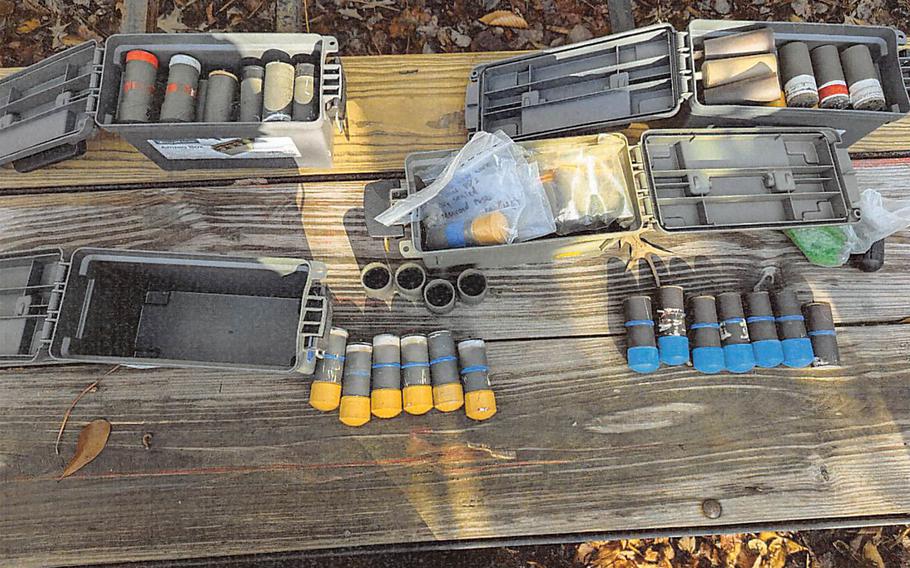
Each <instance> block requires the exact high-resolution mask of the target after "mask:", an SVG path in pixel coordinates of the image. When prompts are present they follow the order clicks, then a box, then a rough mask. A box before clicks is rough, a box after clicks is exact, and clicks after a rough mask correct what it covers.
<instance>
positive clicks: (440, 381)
mask: <svg viewBox="0 0 910 568" xmlns="http://www.w3.org/2000/svg"><path fill="white" fill-rule="evenodd" d="M427 347H428V349H429V352H430V378H431V379H432V381H433V406H435V407H436V410H439V411H440V412H452V411H453V410H458V409H459V408H461V407H462V406H463V405H464V388H463V387H462V386H461V380H460V379H459V376H458V356H457V355H456V353H457V352H456V349H455V339H454V338H453V337H452V332H451V331H448V330H444V329H443V330H439V331H434V332H433V333H431V334H429V335H428V336H427Z"/></svg>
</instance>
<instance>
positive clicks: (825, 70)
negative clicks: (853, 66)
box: [809, 45, 850, 109]
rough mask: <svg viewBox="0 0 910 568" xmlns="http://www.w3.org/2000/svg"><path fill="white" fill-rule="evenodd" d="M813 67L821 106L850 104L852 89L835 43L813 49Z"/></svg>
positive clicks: (836, 107) (846, 105)
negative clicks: (848, 85) (845, 75)
mask: <svg viewBox="0 0 910 568" xmlns="http://www.w3.org/2000/svg"><path fill="white" fill-rule="evenodd" d="M809 55H810V56H811V57H812V69H813V70H814V71H815V80H816V82H817V83H818V98H819V101H818V106H819V108H831V109H844V108H847V107H848V106H850V90H849V89H848V88H847V79H846V78H845V77H844V69H843V67H841V63H840V53H838V51H837V48H836V47H834V46H833V45H820V46H818V47H816V48H815V49H813V50H812V51H811V52H810V53H809Z"/></svg>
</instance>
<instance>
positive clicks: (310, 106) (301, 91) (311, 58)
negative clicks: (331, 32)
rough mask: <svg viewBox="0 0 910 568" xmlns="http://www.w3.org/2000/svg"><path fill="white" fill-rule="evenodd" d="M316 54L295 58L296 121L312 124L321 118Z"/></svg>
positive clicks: (306, 54) (294, 115)
mask: <svg viewBox="0 0 910 568" xmlns="http://www.w3.org/2000/svg"><path fill="white" fill-rule="evenodd" d="M318 63H319V59H318V55H317V54H316V53H305V54H300V55H297V56H295V57H294V111H293V117H294V120H296V121H300V122H312V121H314V120H316V119H317V118H319V79H318V77H316V65H317V64H318Z"/></svg>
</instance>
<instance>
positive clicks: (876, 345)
mask: <svg viewBox="0 0 910 568" xmlns="http://www.w3.org/2000/svg"><path fill="white" fill-rule="evenodd" d="M840 343H841V347H842V351H843V355H844V361H845V363H846V366H845V367H844V368H842V369H828V370H811V371H809V370H786V369H776V370H770V371H762V372H760V373H753V374H749V375H744V376H733V375H720V376H706V375H699V374H695V373H693V372H691V371H689V370H684V369H679V370H664V371H661V372H660V373H656V374H653V375H649V376H640V375H634V374H633V373H631V372H629V371H628V370H626V369H625V368H624V363H623V357H622V354H621V350H622V340H621V339H615V338H609V337H601V338H588V339H569V338H563V339H556V340H538V341H509V342H496V343H493V344H491V345H490V348H489V351H490V361H491V365H492V368H493V370H494V372H493V381H494V383H495V385H496V390H497V393H498V394H497V396H498V401H499V407H500V412H499V414H498V415H497V416H495V417H494V418H493V419H492V420H490V421H488V422H485V423H472V422H471V421H469V420H468V419H466V418H465V417H464V416H463V415H462V414H461V413H453V414H450V415H443V414H440V413H436V412H434V413H431V414H430V415H427V416H424V417H411V416H405V417H399V418H396V419H393V420H387V421H375V422H371V423H370V424H368V425H366V426H365V427H363V428H360V429H349V428H346V427H344V426H342V425H340V423H339V422H338V420H337V417H336V416H335V415H333V414H321V413H318V412H316V411H314V410H312V409H310V408H308V407H307V405H306V396H307V390H308V389H307V385H306V381H304V380H303V379H300V378H297V377H289V376H281V375H262V374H259V375H248V374H240V373H224V372H204V371H190V370H145V371H138V370H121V371H118V372H116V373H114V374H112V375H110V376H107V377H105V378H104V379H103V381H102V383H101V388H100V390H99V391H98V392H97V393H95V394H91V395H89V396H87V397H86V398H84V399H83V400H82V402H80V404H79V405H78V406H77V407H76V411H75V413H74V414H73V417H72V419H71V422H70V426H69V428H68V429H67V432H66V434H65V436H64V440H63V444H62V455H60V456H55V455H54V452H53V446H54V438H55V436H56V430H57V427H58V425H59V421H60V417H61V415H62V413H63V411H64V410H65V409H66V407H67V406H68V405H69V402H70V401H71V399H72V398H73V397H74V396H75V394H77V393H78V392H79V391H80V390H81V389H82V388H83V387H84V386H85V385H86V384H88V383H89V382H91V381H92V380H95V379H97V378H98V377H100V376H101V374H102V373H103V372H104V371H106V368H103V367H96V366H65V367H59V368H53V367H46V368H39V369H31V370H21V371H16V370H7V371H4V372H2V373H0V378H2V380H0V432H3V436H2V437H0V503H2V504H3V515H2V516H0V554H2V556H3V557H4V558H5V559H7V561H8V562H10V563H12V564H15V565H17V566H40V565H47V564H55V565H57V564H81V563H88V562H113V561H126V560H141V559H151V558H165V557H168V558H173V557H188V556H197V557H198V556H208V555H222V554H233V553H255V552H275V551H282V550H299V549H312V548H324V547H338V546H355V545H369V544H384V543H413V542H421V541H429V540H443V539H468V538H482V537H506V538H507V537H513V536H516V537H517V536H533V535H541V534H557V533H577V532H590V531H607V530H616V529H623V530H635V529H653V528H667V527H669V528H672V529H673V530H678V531H685V530H687V528H691V527H696V526H713V527H717V528H718V529H722V528H723V527H725V526H729V525H732V524H736V523H759V524H761V523H787V522H789V521H794V520H800V519H829V520H834V521H835V522H840V523H844V524H849V523H850V519H851V517H856V516H860V515H886V514H905V513H906V512H907V511H908V510H910V496H908V493H907V491H906V486H907V480H908V479H910V454H908V451H907V439H908V436H910V407H908V406H907V404H906V400H907V397H908V396H910V385H908V383H907V381H906V372H905V369H906V364H907V361H908V359H910V326H905V325H891V326H878V327H860V328H853V327H851V328H846V329H842V330H841V331H840ZM96 417H106V418H108V419H109V420H111V421H112V423H113V425H114V431H113V434H112V437H111V441H110V443H109V444H108V447H107V449H106V450H105V451H104V453H103V454H102V455H101V456H100V457H99V458H98V459H97V460H95V462H93V463H91V464H89V465H88V466H87V467H86V468H85V469H83V470H82V471H81V472H80V473H78V474H76V475H75V476H74V477H72V478H70V479H67V480H64V481H62V482H59V483H58V482H56V481H55V477H56V475H58V473H59V472H60V471H61V469H62V467H63V465H64V463H65V460H66V458H67V456H68V454H69V453H70V452H72V449H73V447H74V444H75V439H76V437H77V434H78V431H79V427H80V426H82V425H83V424H85V423H86V422H87V421H89V420H91V419H94V418H96ZM146 432H150V433H152V435H153V437H152V447H151V449H150V450H146V449H144V448H143V446H142V443H141V438H142V435H143V434H144V433H146ZM873 455H874V459H870V456H873ZM708 498H712V499H717V500H719V501H720V503H721V505H722V507H723V514H722V516H721V517H720V518H719V519H715V520H711V519H708V518H706V517H704V516H703V515H702V513H701V503H702V501H703V500H704V499H708Z"/></svg>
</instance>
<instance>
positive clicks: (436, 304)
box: [423, 278, 455, 315]
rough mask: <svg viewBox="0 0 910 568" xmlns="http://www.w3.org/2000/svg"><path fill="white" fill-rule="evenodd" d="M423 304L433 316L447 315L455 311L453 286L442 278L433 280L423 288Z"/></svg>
mask: <svg viewBox="0 0 910 568" xmlns="http://www.w3.org/2000/svg"><path fill="white" fill-rule="evenodd" d="M423 303H424V305H426V307H427V309H428V310H430V311H431V312H433V313H434V314H439V315H442V314H447V313H449V312H451V311H452V310H454V309H455V286H452V283H451V282H449V281H448V280H445V279H443V278H435V279H433V280H430V281H429V282H427V284H426V286H424V287H423Z"/></svg>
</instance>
